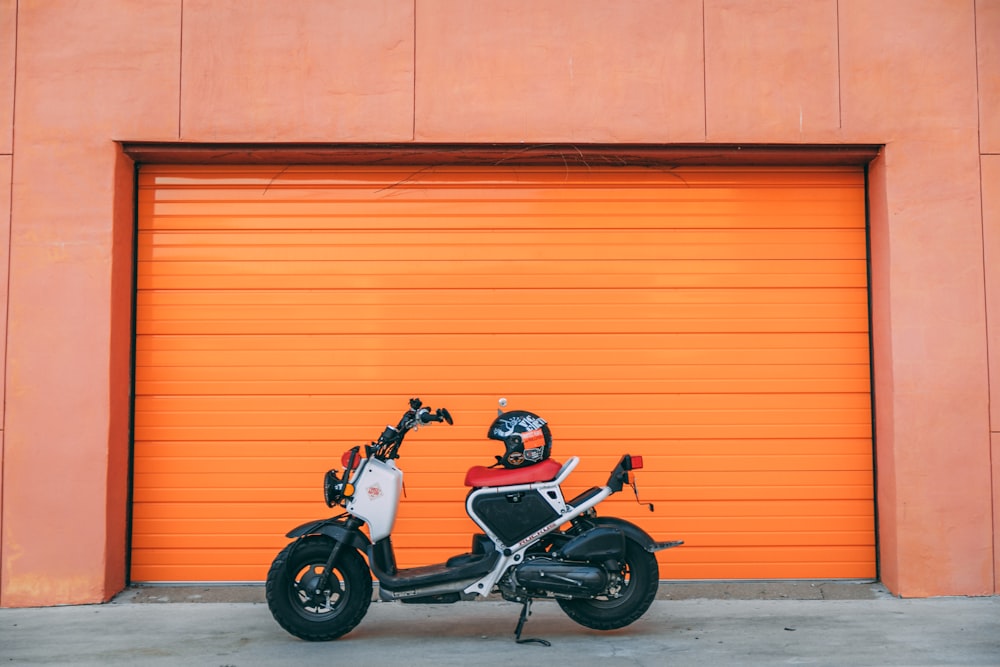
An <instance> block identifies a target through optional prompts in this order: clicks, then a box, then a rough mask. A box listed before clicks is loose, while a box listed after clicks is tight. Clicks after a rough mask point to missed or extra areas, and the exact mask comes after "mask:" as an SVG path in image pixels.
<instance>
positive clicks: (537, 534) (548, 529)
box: [517, 521, 560, 549]
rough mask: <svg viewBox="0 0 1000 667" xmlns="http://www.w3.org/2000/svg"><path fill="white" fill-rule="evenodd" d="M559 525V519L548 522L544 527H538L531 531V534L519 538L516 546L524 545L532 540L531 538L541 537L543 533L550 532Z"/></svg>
mask: <svg viewBox="0 0 1000 667" xmlns="http://www.w3.org/2000/svg"><path fill="white" fill-rule="evenodd" d="M559 525H560V521H554V522H553V523H550V524H549V525H547V526H545V527H544V528H539V529H538V530H536V531H535V532H533V533H532V534H531V535H528V536H527V537H526V538H524V539H523V540H521V541H520V542H518V543H517V548H518V549H520V548H521V547H523V546H524V545H526V544H528V543H529V542H531V541H533V540H535V539H537V538H539V537H541V536H542V535H544V534H545V533H548V532H551V531H553V530H555V529H556V528H558V527H559Z"/></svg>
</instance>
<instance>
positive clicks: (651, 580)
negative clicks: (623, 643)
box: [559, 539, 660, 630]
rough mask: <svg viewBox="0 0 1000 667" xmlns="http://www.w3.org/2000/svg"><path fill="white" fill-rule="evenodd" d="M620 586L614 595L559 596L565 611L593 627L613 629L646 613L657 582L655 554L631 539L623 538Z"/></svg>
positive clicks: (658, 577) (581, 622) (627, 623)
mask: <svg viewBox="0 0 1000 667" xmlns="http://www.w3.org/2000/svg"><path fill="white" fill-rule="evenodd" d="M622 579H623V581H622V587H621V590H620V591H619V594H618V596H617V597H612V596H601V597H599V598H592V599H587V598H580V599H574V600H559V606H560V607H562V610H563V611H564V612H566V615H567V616H569V617H570V618H571V619H573V620H574V621H576V622H577V623H579V624H580V625H582V626H585V627H588V628H593V629H594V630H617V629H618V628H624V627H625V626H626V625H629V624H631V623H634V622H635V621H636V620H638V619H639V617H640V616H642V615H643V614H645V613H646V610H647V609H649V605H651V604H653V600H654V599H655V598H656V589H657V588H658V587H659V585H660V567H659V565H657V563H656V556H654V555H653V554H651V553H649V552H648V551H646V550H645V549H644V548H642V546H640V545H639V544H638V543H636V542H635V541H633V540H628V539H627V540H625V561H624V562H623V563H622Z"/></svg>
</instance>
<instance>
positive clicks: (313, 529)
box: [285, 519, 371, 552]
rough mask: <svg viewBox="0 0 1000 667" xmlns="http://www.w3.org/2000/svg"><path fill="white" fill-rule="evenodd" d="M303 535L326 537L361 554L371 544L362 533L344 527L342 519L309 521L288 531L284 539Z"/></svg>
mask: <svg viewBox="0 0 1000 667" xmlns="http://www.w3.org/2000/svg"><path fill="white" fill-rule="evenodd" d="M304 535H326V536H327V537H329V538H331V539H333V540H334V541H336V542H343V543H344V544H346V545H348V546H351V547H354V548H355V549H359V550H361V551H362V552H367V551H368V547H369V546H371V542H369V541H368V538H367V537H366V536H365V534H364V533H362V532H361V531H360V530H358V529H356V528H355V529H350V528H347V527H345V526H344V520H343V519H320V520H319V521H310V522H309V523H304V524H302V525H301V526H298V527H296V528H293V529H292V530H290V531H288V533H286V534H285V537H291V538H298V537H302V536H304Z"/></svg>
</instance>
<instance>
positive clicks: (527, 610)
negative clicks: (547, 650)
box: [514, 598, 552, 646]
mask: <svg viewBox="0 0 1000 667" xmlns="http://www.w3.org/2000/svg"><path fill="white" fill-rule="evenodd" d="M528 616H531V598H525V599H524V606H523V607H522V608H521V618H519V619H518V621H517V629H516V630H514V641H515V642H517V643H518V644H541V645H542V646H552V644H550V643H549V642H547V641H545V640H544V639H521V629H522V628H524V623H525V622H526V621H527V620H528Z"/></svg>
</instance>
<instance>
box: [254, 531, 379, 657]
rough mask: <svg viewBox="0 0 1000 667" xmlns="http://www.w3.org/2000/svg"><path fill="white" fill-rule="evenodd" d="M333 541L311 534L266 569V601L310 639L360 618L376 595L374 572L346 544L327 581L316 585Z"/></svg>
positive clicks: (333, 634)
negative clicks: (324, 584) (319, 585)
mask: <svg viewBox="0 0 1000 667" xmlns="http://www.w3.org/2000/svg"><path fill="white" fill-rule="evenodd" d="M332 549H333V542H332V541H331V540H329V539H326V538H324V537H310V538H306V539H305V540H302V541H300V542H293V543H291V544H289V545H288V546H287V547H285V548H284V549H283V550H282V551H281V553H279V554H278V555H277V557H275V559H274V562H273V563H272V564H271V569H270V571H269V572H268V573H267V606H268V607H269V608H270V610H271V615H273V616H274V620H276V621H277V622H278V624H279V625H281V627H283V628H284V629H285V630H287V631H288V632H290V633H291V634H293V635H295V636H296V637H299V638H300V639H305V640H307V641H329V640H331V639H336V638H337V637H340V636H342V635H345V634H347V633H348V632H350V631H351V630H353V629H354V627H355V626H356V625H357V624H358V623H360V622H361V619H362V618H364V615H365V613H366V612H367V611H368V605H369V604H371V600H372V578H371V573H370V572H369V570H368V565H367V564H366V563H365V561H364V559H363V558H362V557H361V555H360V554H359V553H358V552H357V551H356V550H355V549H353V548H350V547H344V549H343V550H342V551H341V552H340V554H339V555H338V556H337V561H336V562H335V563H334V564H333V568H332V569H331V571H330V576H329V578H328V579H327V584H326V586H324V587H323V589H322V590H320V591H319V592H317V590H316V589H317V585H318V583H319V580H320V577H321V576H322V575H323V572H324V568H325V567H326V559H327V558H328V557H329V556H330V551H331V550H332Z"/></svg>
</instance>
